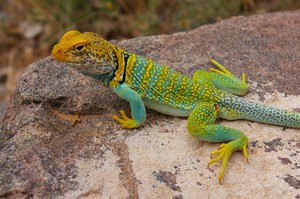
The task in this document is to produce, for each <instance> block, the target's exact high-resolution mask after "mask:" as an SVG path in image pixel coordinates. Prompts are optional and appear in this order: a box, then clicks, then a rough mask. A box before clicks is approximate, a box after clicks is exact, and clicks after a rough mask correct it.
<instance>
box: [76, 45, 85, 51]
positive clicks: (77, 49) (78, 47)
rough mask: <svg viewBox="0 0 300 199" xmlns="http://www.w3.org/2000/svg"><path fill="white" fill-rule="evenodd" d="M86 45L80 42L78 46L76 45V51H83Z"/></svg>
mask: <svg viewBox="0 0 300 199" xmlns="http://www.w3.org/2000/svg"><path fill="white" fill-rule="evenodd" d="M84 48H85V47H84V45H83V44H78V45H77V46H75V50H76V52H81V51H83V50H84Z"/></svg>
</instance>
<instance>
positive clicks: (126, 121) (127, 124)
mask: <svg viewBox="0 0 300 199" xmlns="http://www.w3.org/2000/svg"><path fill="white" fill-rule="evenodd" d="M120 113H121V118H120V117H119V116H117V115H114V116H113V119H114V120H116V121H117V122H119V123H120V124H121V126H122V127H123V128H127V129H131V128H136V127H138V124H137V122H136V121H135V120H134V119H131V118H129V117H128V116H127V115H126V113H125V111H123V110H121V111H120Z"/></svg>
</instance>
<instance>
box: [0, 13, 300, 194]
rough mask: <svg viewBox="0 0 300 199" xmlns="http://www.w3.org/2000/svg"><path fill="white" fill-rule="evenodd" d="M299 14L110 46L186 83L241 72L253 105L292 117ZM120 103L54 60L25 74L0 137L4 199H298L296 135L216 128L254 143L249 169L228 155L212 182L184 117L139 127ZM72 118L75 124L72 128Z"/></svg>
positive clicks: (204, 148)
mask: <svg viewBox="0 0 300 199" xmlns="http://www.w3.org/2000/svg"><path fill="white" fill-rule="evenodd" d="M299 27H300V11H295V12H283V13H274V14H265V15H257V16H252V17H233V18H231V19H228V20H224V21H221V22H220V23H217V24H212V25H205V26H202V27H199V28H197V29H195V30H192V31H189V32H181V33H176V34H173V35H161V36H151V37H140V38H134V39H131V40H126V41H119V42H117V41H114V43H116V44H118V45H120V46H122V47H123V48H125V49H126V50H128V51H131V52H134V53H137V54H140V55H143V56H146V57H149V58H152V59H154V60H156V61H159V62H161V63H164V64H167V65H169V66H172V67H175V68H176V69H177V70H179V71H181V72H183V73H185V74H187V75H189V76H191V75H192V73H193V72H194V71H195V70H197V69H208V68H209V67H211V65H210V64H209V62H208V60H209V58H214V59H216V60H217V61H219V62H220V63H222V64H223V65H225V66H227V67H228V68H229V70H231V71H233V72H234V73H235V74H238V75H240V74H241V73H242V72H245V73H246V74H247V75H248V78H249V82H250V84H251V91H250V92H249V93H248V94H247V95H246V96H245V97H246V98H247V99H249V100H253V101H264V103H266V104H269V105H273V106H276V107H280V108H285V109H289V110H295V111H297V110H298V111H299V110H300V109H299V108H300V88H299V86H298V85H299V83H300V80H299V75H300V67H299V64H300V45H299V44H300V37H299V32H300V31H299V30H300V29H299ZM120 109H125V110H126V111H127V112H128V111H129V106H128V104H127V103H126V102H125V101H123V100H121V99H119V98H118V97H117V96H116V94H114V93H113V92H111V91H110V90H109V89H108V88H106V87H104V86H102V85H101V83H99V82H97V81H96V80H94V79H92V78H89V77H85V76H83V75H82V74H79V73H78V72H77V71H75V70H73V69H71V68H68V67H67V66H66V65H64V64H62V63H57V62H56V61H53V60H52V58H51V57H47V58H45V59H43V60H40V61H37V62H35V63H33V64H32V65H30V66H28V68H27V69H26V70H25V71H24V73H23V75H22V77H21V79H20V81H19V83H18V86H17V89H16V91H15V92H14V94H13V95H12V97H11V100H10V104H9V107H8V109H7V111H6V113H5V116H4V119H3V126H2V127H1V132H0V150H1V152H0V168H1V170H0V197H2V198H172V197H173V198H254V197H255V198H278V197H280V198H297V197H300V191H299V184H300V176H299V170H300V167H299V162H300V154H299V151H300V139H299V137H300V134H299V130H297V129H290V128H283V127H277V126H271V125H265V124H258V123H254V122H249V121H234V122H228V121H220V123H222V124H224V125H227V126H230V127H234V128H237V129H239V130H242V131H244V132H245V134H247V135H248V137H249V139H250V144H249V147H248V149H249V152H250V158H249V159H250V160H249V161H250V164H249V165H248V164H247V163H246V160H245V159H244V158H243V157H242V155H241V153H235V154H233V156H232V157H231V159H230V161H229V165H228V169H227V171H226V173H225V176H224V179H223V180H224V181H223V185H222V186H221V185H219V182H218V180H217V177H216V176H217V174H218V171H219V169H220V165H219V164H215V165H213V166H211V169H207V168H206V166H207V162H208V160H209V156H210V152H211V151H212V150H213V149H215V148H217V147H218V144H214V143H207V142H202V141H199V140H196V139H194V138H192V137H190V136H189V135H188V133H187V130H186V125H187V119H186V118H176V117H170V116H165V115H162V114H160V113H157V112H154V111H151V110H147V121H146V123H145V125H144V126H143V127H141V128H139V129H135V130H125V129H122V128H120V126H119V125H118V124H117V123H116V122H114V121H113V120H112V115H114V114H118V112H119V110H120ZM75 114H79V115H81V120H82V122H81V123H78V124H76V126H75V127H72V126H71V120H72V118H73V117H74V115H75Z"/></svg>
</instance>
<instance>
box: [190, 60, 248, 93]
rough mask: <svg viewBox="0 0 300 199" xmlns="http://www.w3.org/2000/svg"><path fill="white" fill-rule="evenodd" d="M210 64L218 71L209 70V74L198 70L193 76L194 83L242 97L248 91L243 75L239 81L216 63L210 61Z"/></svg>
mask: <svg viewBox="0 0 300 199" xmlns="http://www.w3.org/2000/svg"><path fill="white" fill-rule="evenodd" d="M210 62H211V63H213V64H214V65H215V66H216V67H217V68H218V69H216V68H210V69H209V71H210V72H209V71H203V70H198V71H196V72H195V73H194V75H193V80H194V81H197V82H199V83H207V84H208V85H213V86H214V87H216V88H218V89H220V90H224V91H227V92H229V93H232V94H235V95H244V94H245V93H246V92H247V91H248V90H249V85H248V84H247V82H246V75H245V73H243V74H242V78H241V79H239V78H238V77H236V76H235V75H234V74H232V73H231V72H230V71H228V70H227V69H226V68H225V67H224V66H222V65H221V64H219V63H218V62H217V61H215V60H213V59H211V60H210ZM209 81H210V82H209Z"/></svg>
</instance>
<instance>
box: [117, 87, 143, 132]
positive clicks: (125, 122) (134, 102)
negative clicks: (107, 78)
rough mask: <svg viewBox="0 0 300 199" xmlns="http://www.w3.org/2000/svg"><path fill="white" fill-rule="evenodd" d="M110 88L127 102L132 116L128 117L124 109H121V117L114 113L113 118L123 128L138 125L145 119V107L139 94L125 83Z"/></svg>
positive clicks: (136, 126)
mask: <svg viewBox="0 0 300 199" xmlns="http://www.w3.org/2000/svg"><path fill="white" fill-rule="evenodd" d="M112 89H113V90H114V91H115V93H117V95H118V96H119V97H121V98H122V99H124V100H126V101H128V102H129V104H130V108H131V116H132V118H129V117H128V116H127V115H126V113H125V111H123V110H121V111H120V112H121V117H119V116H117V115H114V116H113V119H114V120H116V121H117V122H119V123H120V124H121V125H122V127H124V128H129V129H131V128H138V127H140V126H141V125H142V124H143V123H144V121H145V119H146V109H145V105H144V102H143V100H142V98H141V96H140V95H139V94H138V93H137V92H136V91H134V90H132V89H131V88H130V87H129V85H128V84H126V83H123V84H119V85H117V86H115V87H112Z"/></svg>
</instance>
